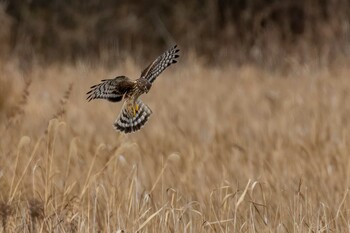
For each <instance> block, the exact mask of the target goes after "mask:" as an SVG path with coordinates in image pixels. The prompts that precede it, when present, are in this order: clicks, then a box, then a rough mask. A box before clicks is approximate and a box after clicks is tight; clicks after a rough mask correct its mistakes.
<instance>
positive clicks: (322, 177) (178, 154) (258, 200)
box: [0, 60, 350, 232]
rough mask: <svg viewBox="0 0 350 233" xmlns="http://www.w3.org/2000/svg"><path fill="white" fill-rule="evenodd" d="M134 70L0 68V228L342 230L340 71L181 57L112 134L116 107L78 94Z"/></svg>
mask: <svg viewBox="0 0 350 233" xmlns="http://www.w3.org/2000/svg"><path fill="white" fill-rule="evenodd" d="M139 70H140V67H138V66H136V65H134V63H132V62H130V61H127V62H125V63H124V64H120V65H119V66H118V67H117V68H115V69H114V70H105V69H102V68H98V67H90V66H87V65H83V64H80V65H77V66H61V67H48V68H40V67H36V68H34V69H33V70H32V72H31V73H28V74H23V73H20V72H19V71H17V69H16V67H15V66H12V67H11V66H10V65H6V67H4V68H3V69H2V73H1V77H0V83H1V86H0V88H3V87H4V86H3V85H5V84H6V86H7V88H4V89H1V90H2V91H1V93H0V107H1V109H0V112H1V115H0V119H1V124H0V133H1V140H0V187H1V189H0V218H1V219H0V232H136V231H138V232H345V231H347V230H348V226H349V219H350V213H349V209H350V200H349V193H348V188H349V184H350V157H349V152H350V121H349V116H350V105H349V102H350V82H349V80H348V76H349V74H350V70H349V69H346V68H338V69H333V70H331V71H329V70H328V71H327V70H324V71H318V72H317V71H310V70H307V69H300V70H299V72H294V73H293V74H289V75H287V76H285V77H281V75H276V74H275V75H272V74H269V73H266V72H262V71H260V70H257V69H254V68H252V67H243V68H240V69H233V68H229V67H226V68H207V67H204V66H201V65H198V64H197V62H191V60H188V62H185V61H182V62H180V63H179V64H177V65H176V66H174V67H173V68H171V69H169V70H167V71H166V72H165V73H164V74H163V75H162V76H161V77H160V78H159V79H158V80H157V81H156V82H155V86H154V87H153V88H152V90H151V92H150V93H149V94H148V95H145V96H144V97H143V99H144V100H145V102H146V103H147V104H148V105H149V106H150V107H151V108H152V110H153V112H154V114H153V116H152V117H151V119H150V121H149V122H148V124H146V126H145V127H144V128H143V129H142V130H141V131H139V132H138V133H135V134H131V135H122V134H120V133H118V132H116V131H114V130H113V128H112V123H113V121H114V119H115V118H116V116H117V115H118V112H119V109H120V107H121V104H113V103H108V102H106V101H93V102H91V103H88V102H86V101H85V92H86V91H87V90H88V88H89V86H90V85H92V84H95V83H96V82H98V81H99V80H100V79H104V78H109V77H111V78H112V77H113V76H114V75H115V74H127V75H128V76H130V77H134V78H136V77H137V76H138V75H139ZM29 80H30V81H31V82H29ZM23 90H24V91H23Z"/></svg>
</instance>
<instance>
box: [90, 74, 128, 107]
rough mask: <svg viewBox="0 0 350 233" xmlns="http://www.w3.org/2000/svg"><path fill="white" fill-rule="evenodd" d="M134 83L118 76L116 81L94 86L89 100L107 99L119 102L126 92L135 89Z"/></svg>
mask: <svg viewBox="0 0 350 233" xmlns="http://www.w3.org/2000/svg"><path fill="white" fill-rule="evenodd" d="M133 85H134V83H133V82H132V81H131V80H130V79H129V78H128V77H125V76H118V77H116V78H114V79H104V80H101V83H100V84H97V85H94V86H92V87H90V88H91V90H90V91H88V92H87V93H86V94H87V95H88V97H87V100H88V101H91V100H93V99H107V100H109V101H112V102H118V101H121V100H122V99H123V96H124V94H125V93H126V92H128V91H129V90H131V89H132V88H133Z"/></svg>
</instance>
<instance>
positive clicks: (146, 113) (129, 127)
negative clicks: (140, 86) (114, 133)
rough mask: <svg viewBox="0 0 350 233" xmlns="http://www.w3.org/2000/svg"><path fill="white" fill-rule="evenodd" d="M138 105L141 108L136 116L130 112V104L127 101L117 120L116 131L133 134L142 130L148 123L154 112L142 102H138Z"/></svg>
mask: <svg viewBox="0 0 350 233" xmlns="http://www.w3.org/2000/svg"><path fill="white" fill-rule="evenodd" d="M136 104H137V105H138V106H139V107H138V111H137V112H136V114H135V116H134V115H133V114H132V113H131V112H132V111H130V103H129V102H128V101H126V102H125V103H124V105H123V108H122V110H121V112H120V114H119V116H118V118H117V119H116V120H115V122H114V124H113V126H114V128H115V129H116V130H119V131H121V132H124V133H131V132H135V131H137V130H139V129H141V128H142V127H143V126H144V124H145V123H146V122H147V121H148V118H149V117H150V115H151V114H152V110H151V109H150V108H149V107H148V106H147V105H146V104H144V103H143V102H142V101H141V100H139V99H138V100H137V101H136Z"/></svg>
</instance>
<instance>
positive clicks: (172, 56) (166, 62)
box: [141, 45, 180, 83]
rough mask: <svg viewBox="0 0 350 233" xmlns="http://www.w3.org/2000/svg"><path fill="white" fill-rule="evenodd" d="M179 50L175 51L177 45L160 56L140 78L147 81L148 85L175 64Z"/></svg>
mask: <svg viewBox="0 0 350 233" xmlns="http://www.w3.org/2000/svg"><path fill="white" fill-rule="evenodd" d="M179 51H180V50H179V49H177V45H175V46H174V47H172V48H171V49H169V50H168V51H166V52H165V53H163V54H162V55H160V56H159V57H158V58H157V59H156V60H155V61H154V62H152V63H151V64H150V65H149V66H148V67H147V68H146V69H145V70H144V71H143V72H142V73H141V78H145V79H147V80H148V81H149V82H150V83H153V81H154V80H155V79H156V78H157V77H158V75H160V73H162V72H163V70H165V69H166V68H167V67H168V66H170V65H171V64H173V63H176V62H177V60H176V58H178V57H179V54H178V52H179Z"/></svg>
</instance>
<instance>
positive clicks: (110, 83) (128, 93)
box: [86, 45, 180, 133]
mask: <svg viewBox="0 0 350 233" xmlns="http://www.w3.org/2000/svg"><path fill="white" fill-rule="evenodd" d="M179 51H180V50H179V49H177V45H175V46H173V47H172V48H170V49H169V50H167V51H166V52H164V53H163V54H162V55H160V56H159V57H158V58H157V59H155V60H154V61H153V62H152V63H151V64H150V65H149V66H148V67H147V68H146V69H145V70H144V71H143V72H142V73H141V77H140V78H139V79H136V80H131V79H129V78H128V77H126V76H117V77H116V78H114V79H104V80H101V83H99V84H97V85H94V86H92V87H91V88H90V91H89V92H87V93H86V94H87V95H88V97H87V100H88V101H91V100H93V99H107V100H109V101H111V102H119V101H121V100H122V99H124V100H125V101H124V104H123V107H122V109H121V111H120V114H119V116H118V117H117V119H116V120H115V122H114V124H113V126H114V128H115V129H116V130H119V131H121V132H124V133H131V132H135V131H137V130H139V129H141V127H142V126H144V124H145V123H146V122H147V120H148V119H149V117H150V115H151V114H152V110H151V109H150V108H149V107H148V106H147V105H146V104H144V103H143V102H142V101H141V99H140V98H139V97H140V96H141V95H142V94H143V93H148V91H149V90H150V89H151V87H152V83H153V82H154V80H155V79H156V78H157V77H158V76H159V75H160V73H162V72H163V71H164V70H165V69H166V68H167V67H168V66H170V65H171V64H174V63H176V62H177V60H176V59H177V58H178V57H179V54H178V52H179Z"/></svg>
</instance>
